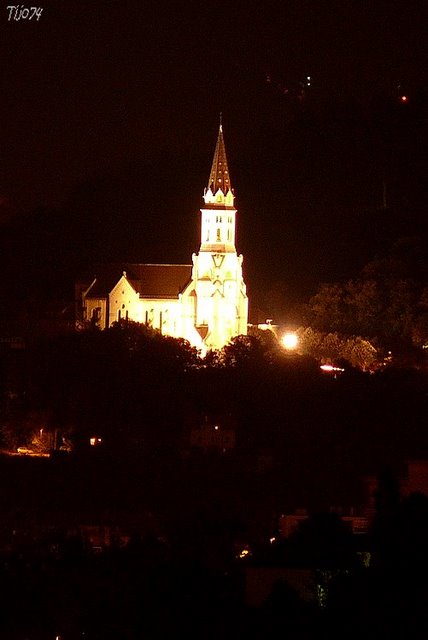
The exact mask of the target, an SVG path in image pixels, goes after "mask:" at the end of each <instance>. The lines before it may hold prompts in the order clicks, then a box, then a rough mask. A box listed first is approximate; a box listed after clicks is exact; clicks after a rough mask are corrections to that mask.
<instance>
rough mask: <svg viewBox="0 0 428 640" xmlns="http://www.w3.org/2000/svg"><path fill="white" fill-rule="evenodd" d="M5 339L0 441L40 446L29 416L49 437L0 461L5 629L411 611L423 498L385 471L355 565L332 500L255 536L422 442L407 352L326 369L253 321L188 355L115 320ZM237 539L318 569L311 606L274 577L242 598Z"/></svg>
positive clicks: (116, 629) (266, 628)
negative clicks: (228, 436) (49, 451)
mask: <svg viewBox="0 0 428 640" xmlns="http://www.w3.org/2000/svg"><path fill="white" fill-rule="evenodd" d="M20 356H21V360H20V363H19V367H18V371H15V372H14V377H13V379H9V380H8V379H7V376H6V377H5V378H4V383H3V389H2V391H4V392H5V391H7V390H9V389H10V388H11V387H10V385H11V383H12V382H14V384H16V385H18V382H19V385H20V386H19V385H18V386H17V387H16V391H17V392H16V393H15V394H12V396H10V394H9V396H10V397H9V396H8V399H7V402H6V401H4V402H3V404H2V418H3V419H2V439H3V446H4V447H5V448H7V449H9V450H10V449H13V448H14V447H16V446H21V445H26V446H28V447H29V448H37V447H39V448H42V445H43V438H44V434H45V432H47V433H49V434H54V435H55V439H54V440H52V439H50V440H49V443H51V444H52V443H54V444H55V446H56V448H57V450H56V451H55V452H54V453H53V455H52V456H51V457H50V458H31V457H28V458H27V457H19V456H6V455H5V456H1V458H0V473H1V483H0V504H1V506H2V530H1V538H2V549H3V560H2V564H1V571H0V574H1V575H0V577H1V580H2V584H3V587H4V589H3V590H4V591H5V592H6V593H7V597H6V599H5V601H4V607H3V613H2V619H1V621H0V626H1V627H2V628H3V630H4V637H8V638H10V639H11V640H15V638H16V639H21V638H24V637H29V638H33V637H34V638H36V639H37V638H44V637H46V634H49V633H50V634H51V635H53V634H56V635H61V634H62V635H63V636H64V640H65V639H66V638H77V637H79V635H78V634H79V633H80V634H81V633H82V632H83V631H85V633H86V634H87V637H88V638H101V637H102V638H112V639H113V638H129V639H134V638H140V637H148V638H168V637H172V636H173V635H177V633H178V632H179V633H181V634H186V635H187V636H189V637H202V636H203V637H207V638H228V637H231V638H232V637H239V636H240V634H241V635H245V636H246V635H248V634H250V635H251V633H253V632H254V631H256V632H257V633H258V634H259V635H260V634H261V635H263V637H273V636H275V635H276V634H277V633H278V630H282V629H283V626H284V624H286V625H287V626H288V629H289V630H291V629H294V630H296V629H304V630H305V633H307V634H310V635H312V634H313V630H314V629H315V628H316V629H317V630H318V631H319V632H320V633H321V632H322V633H324V632H325V633H326V634H329V635H330V636H332V635H334V634H337V636H339V635H341V634H342V633H343V625H345V624H346V623H347V619H348V618H346V616H349V617H351V618H357V619H358V622H357V623H355V624H356V626H355V629H358V631H359V632H361V633H362V632H363V631H364V630H365V629H366V627H365V626H364V620H367V616H369V615H372V616H374V617H375V625H377V626H374V627H373V628H372V631H373V633H372V637H382V635H381V633H382V629H383V628H384V627H385V625H387V624H388V625H390V626H389V627H388V628H392V624H393V623H392V618H391V619H389V618H388V615H389V613H388V612H389V611H390V609H391V607H392V605H393V603H396V604H397V601H398V604H397V606H395V605H394V607H395V608H394V616H395V618H394V620H396V621H398V622H399V624H400V625H402V626H404V624H405V620H406V616H413V617H412V620H413V622H414V621H415V620H419V617H420V616H421V615H422V608H423V592H422V590H421V588H420V587H419V586H418V585H420V582H418V580H420V577H418V576H419V575H420V574H419V573H417V571H420V566H419V564H418V562H417V559H419V557H421V558H424V557H425V556H424V555H423V554H424V553H426V552H425V551H424V549H425V546H424V545H425V538H424V537H423V535H422V534H421V531H423V530H425V529H421V527H425V526H426V522H425V519H426V515H425V511H426V501H425V500H426V499H425V498H420V499H418V498H412V500H410V498H409V500H408V501H402V502H401V501H400V500H399V498H398V496H397V493H396V492H395V493H394V484H393V482H391V481H388V479H386V480H385V481H384V482H383V484H382V483H381V484H380V493H379V496H378V516H377V519H376V520H375V522H374V528H373V530H372V534H371V536H370V539H369V541H368V542H367V546H366V547H365V550H366V551H367V550H368V551H369V553H370V554H371V557H372V562H371V564H370V567H369V568H367V567H364V566H363V565H362V562H361V556H360V555H358V554H357V551H359V549H356V548H355V546H354V544H353V543H352V542H351V541H350V539H349V537H348V533H347V532H346V531H344V530H343V529H342V528H341V525H340V523H339V524H338V522H337V519H336V520H334V518H333V516H331V515H329V516H326V517H321V516H320V517H319V518H318V519H316V518H315V520H311V521H310V522H309V524H308V525H307V527H303V529H302V532H301V533H300V534H299V536H300V537H297V538H296V539H295V538H293V539H292V540H291V541H289V542H284V543H281V544H278V545H273V547H272V545H268V547H269V549H266V542H267V541H268V539H269V536H272V535H273V534H275V533H276V530H277V527H278V517H279V514H280V513H291V512H292V511H293V510H294V509H296V508H298V507H305V508H307V509H308V510H309V512H312V513H317V512H322V511H328V510H329V509H330V508H331V507H332V506H333V507H334V506H338V505H343V506H350V505H353V506H356V507H359V506H361V505H364V504H366V503H367V499H368V496H367V495H366V494H365V485H364V483H363V476H364V475H365V474H372V473H376V472H378V471H379V470H381V469H383V468H387V467H397V468H398V467H399V465H400V463H401V462H403V461H405V460H408V459H412V458H418V459H421V458H422V459H423V458H426V456H427V455H428V451H427V448H428V442H427V438H426V433H425V429H424V424H425V422H426V414H427V380H426V373H425V371H424V369H416V368H412V369H398V368H396V367H394V366H392V365H388V366H384V367H382V368H380V369H379V370H377V371H376V372H374V373H363V372H361V371H360V370H358V369H354V368H352V367H351V366H350V365H349V364H347V365H346V366H345V367H344V369H345V371H343V372H342V373H338V374H336V375H332V374H328V373H324V372H322V371H321V370H320V369H319V362H317V361H316V360H313V359H311V358H309V357H305V356H301V355H297V354H291V353H288V352H286V351H284V350H283V349H282V348H281V347H280V346H279V343H278V341H277V340H276V338H275V336H274V334H273V333H272V332H254V334H253V335H249V336H240V337H238V338H235V339H234V340H233V341H232V343H231V344H230V345H228V346H226V347H225V348H224V349H223V350H222V351H221V352H218V353H209V354H208V355H207V357H206V358H205V359H204V360H201V359H200V358H199V356H198V354H197V352H196V351H195V350H194V349H193V348H192V347H190V346H189V344H188V343H187V342H185V341H180V340H175V339H172V338H168V337H165V336H161V335H160V334H159V333H156V332H153V331H151V330H149V329H148V328H146V327H144V326H140V325H137V324H133V323H123V324H117V325H114V326H113V327H112V328H111V329H109V330H106V331H98V330H88V331H82V332H70V333H68V334H63V335H58V336H57V337H56V338H53V337H50V338H49V339H45V338H40V337H38V338H36V337H33V338H32V339H29V341H28V344H27V349H25V350H24V351H23V352H22V353H20ZM18 373H20V375H18ZM3 397H4V398H5V397H6V394H3ZM213 425H216V426H218V427H219V430H220V431H223V430H224V431H233V432H234V434H235V444H234V446H233V447H231V448H230V449H227V450H226V451H223V450H222V448H221V447H220V448H217V447H211V448H210V447H209V446H208V447H206V448H205V449H204V448H203V447H202V448H200V447H199V448H198V447H195V446H194V442H193V440H192V434H194V433H195V432H200V431H201V430H203V429H204V428H210V427H212V428H215V427H214V426H213ZM41 429H43V434H40V430H41ZM92 437H95V438H97V439H98V438H100V439H101V443H100V444H99V446H98V445H97V446H91V445H90V444H89V440H90V438H92ZM424 523H425V524H424ZM85 524H86V525H87V524H103V525H106V526H110V527H117V526H119V527H122V529H124V530H126V531H127V532H128V533H129V539H128V542H127V544H126V545H125V546H120V545H115V544H112V546H111V547H110V550H109V551H106V552H105V553H104V554H101V555H99V556H98V555H93V553H92V552H91V551H90V549H88V548H86V547H85V546H84V544H83V540H82V538H81V537H79V536H78V535H77V534H76V533H75V534H73V531H76V530H77V529H78V527H79V526H80V525H85ZM14 532H15V533H14ZM244 543H245V544H250V545H251V547H252V548H253V550H254V554H253V556H252V559H250V564H251V562H253V563H254V566H256V565H257V563H262V564H266V563H267V564H268V565H269V564H270V565H272V566H275V565H278V566H281V564H284V563H287V562H291V563H294V564H296V563H300V565H302V564H303V565H304V566H306V567H309V568H310V569H311V570H313V571H314V572H315V571H317V572H318V573H319V570H320V569H321V570H322V572H321V574H319V575H320V576H321V578H322V580H324V581H325V580H326V579H327V578H328V580H327V582H328V590H327V592H328V596H327V595H326V596H325V598H326V600H325V602H323V606H322V607H321V608H320V606H319V604H315V603H312V604H311V603H308V602H305V601H304V600H302V599H301V598H300V596H299V595H298V594H297V593H296V592H295V591H293V589H291V587H289V586H287V584H286V583H283V582H279V583H278V584H277V585H276V586H275V587H274V588H273V590H272V592H271V595H270V597H269V598H268V599H267V600H266V601H265V603H264V605H263V606H261V607H259V608H253V607H250V606H248V605H246V604H245V597H244V593H245V588H244V587H245V571H244V569H245V567H246V566H249V565H248V564H245V563H246V562H247V561H246V560H244V561H243V562H244V564H242V561H241V560H240V559H239V558H237V556H239V551H240V549H241V548H242V545H243V544H244ZM418 549H419V550H422V551H420V552H419V551H418ZM420 554H421V555H420ZM416 566H417V567H418V569H417V571H416ZM323 572H324V573H323ZM317 575H318V574H317ZM391 575H392V576H393V578H394V580H392V579H391ZM326 576H327V578H326ZM321 578H320V579H321ZM322 580H321V586H322ZM324 586H325V585H324ZM407 587H408V589H407ZM405 589H407V591H405ZM370 594H372V595H370ZM376 594H377V596H376ZM398 605H399V606H398ZM22 609H24V610H25V611H26V616H25V617H22V619H21V617H20V611H21V610H22ZM284 614H285V620H284ZM345 618H346V619H345ZM388 620H389V621H388ZM226 621H227V622H226ZM398 622H397V624H398ZM177 630H178V631H177ZM369 631H370V629H369ZM53 637H55V635H53Z"/></svg>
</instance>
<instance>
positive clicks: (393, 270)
mask: <svg viewBox="0 0 428 640" xmlns="http://www.w3.org/2000/svg"><path fill="white" fill-rule="evenodd" d="M426 258H427V255H426V248H424V247H423V246H422V242H421V241H420V240H419V239H417V238H403V239H401V240H400V241H398V242H397V243H395V244H394V245H393V246H392V247H391V249H390V252H389V254H388V255H386V257H384V258H376V259H374V260H372V261H371V262H369V263H368V264H367V265H366V266H365V267H364V269H363V270H362V271H361V273H360V275H359V277H358V278H357V279H355V280H349V281H348V282H346V283H344V284H341V283H333V284H323V285H321V287H320V289H319V291H318V292H317V293H316V295H315V296H313V297H312V298H311V300H310V301H309V316H308V321H309V322H308V323H309V324H310V326H311V327H313V328H314V329H316V330H318V331H321V332H324V333H335V332H337V333H340V334H342V335H347V336H365V337H367V338H369V339H372V338H376V339H377V340H378V341H379V342H380V343H381V344H382V345H383V346H384V347H385V348H387V347H389V346H390V345H391V344H393V343H394V344H396V343H397V342H400V341H401V342H402V341H406V340H407V341H408V342H409V343H410V342H411V341H412V340H413V341H414V342H415V344H419V345H420V344H424V343H425V342H427V341H428V307H427V299H428V294H427V279H428V268H427V261H426Z"/></svg>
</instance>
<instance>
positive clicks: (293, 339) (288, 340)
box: [282, 331, 299, 351]
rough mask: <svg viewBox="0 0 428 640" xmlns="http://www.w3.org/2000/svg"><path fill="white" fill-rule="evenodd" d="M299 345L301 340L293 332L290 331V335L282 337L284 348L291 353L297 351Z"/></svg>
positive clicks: (286, 334) (285, 334)
mask: <svg viewBox="0 0 428 640" xmlns="http://www.w3.org/2000/svg"><path fill="white" fill-rule="evenodd" d="M298 344H299V338H298V337H297V335H296V334H295V333H293V332H292V331H289V332H288V333H284V335H283V336H282V346H283V347H285V348H286V349H288V350H289V351H292V350H293V349H295V348H296V347H297V345H298Z"/></svg>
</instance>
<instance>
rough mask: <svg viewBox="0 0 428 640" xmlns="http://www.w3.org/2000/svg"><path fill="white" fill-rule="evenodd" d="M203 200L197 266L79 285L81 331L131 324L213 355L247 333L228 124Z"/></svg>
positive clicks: (149, 268) (110, 275)
mask: <svg viewBox="0 0 428 640" xmlns="http://www.w3.org/2000/svg"><path fill="white" fill-rule="evenodd" d="M203 197H204V207H203V208H202V209H201V244H200V248H199V253H197V254H193V256H192V264H186V265H175V264H121V265H107V266H104V267H100V268H99V269H98V270H97V273H96V274H95V276H94V278H93V280H92V282H84V283H79V284H78V285H77V286H76V298H77V307H78V313H77V322H78V326H81V327H84V326H86V325H88V324H90V323H92V324H93V325H96V326H98V327H99V328H101V329H106V328H108V327H110V326H111V325H112V324H113V323H114V322H117V321H121V320H126V319H129V320H133V321H135V322H140V323H143V324H146V325H148V326H150V327H153V328H154V329H158V330H159V331H160V332H161V333H163V334H165V335H169V336H173V337H176V338H185V339H187V340H189V342H190V343H191V344H192V345H194V346H196V347H198V348H200V349H202V350H205V351H206V350H207V349H220V348H222V347H223V346H224V345H225V344H227V343H228V342H229V341H230V340H231V338H233V337H234V336H237V335H240V334H246V333H247V322H248V298H247V293H246V286H245V283H244V279H243V275H242V261H243V258H242V255H238V254H237V251H236V246H235V241H236V213H237V211H236V209H235V207H234V193H233V189H232V186H231V182H230V175H229V169H228V164H227V159H226V150H225V145H224V139H223V128H222V125H221V124H220V128H219V133H218V138H217V144H216V148H215V153H214V159H213V163H212V168H211V173H210V176H209V180H208V186H207V188H206V189H205V191H204V196H203Z"/></svg>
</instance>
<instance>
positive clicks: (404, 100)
mask: <svg viewBox="0 0 428 640" xmlns="http://www.w3.org/2000/svg"><path fill="white" fill-rule="evenodd" d="M400 100H401V102H407V100H408V97H407V96H400Z"/></svg>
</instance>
